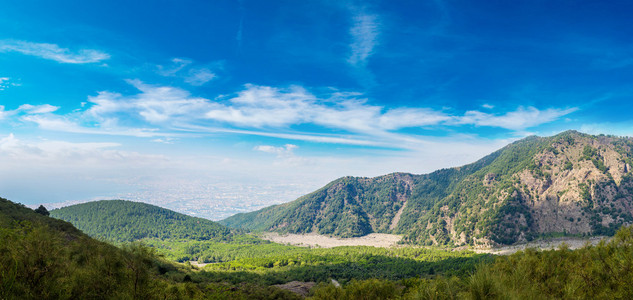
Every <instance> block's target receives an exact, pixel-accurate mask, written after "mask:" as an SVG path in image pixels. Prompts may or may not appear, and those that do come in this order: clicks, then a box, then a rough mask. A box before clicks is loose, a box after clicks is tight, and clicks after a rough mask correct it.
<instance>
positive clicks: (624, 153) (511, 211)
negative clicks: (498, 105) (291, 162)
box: [221, 131, 633, 246]
mask: <svg viewBox="0 0 633 300" xmlns="http://www.w3.org/2000/svg"><path fill="white" fill-rule="evenodd" d="M632 166H633V139H631V138H619V137H613V136H602V135H601V136H592V135H587V134H582V133H579V132H575V131H567V132H564V133H561V134H559V135H556V136H553V137H528V138H525V139H523V140H520V141H517V142H515V143H512V144H510V145H508V146H506V147H504V148H503V149H501V150H499V151H496V152H494V153H492V154H490V155H488V156H486V157H484V158H482V159H481V160H479V161H477V162H475V163H473V164H470V165H466V166H462V167H459V168H451V169H443V170H438V171H436V172H433V173H430V174H424V175H412V174H404V173H394V174H389V175H385V176H380V177H375V178H355V177H344V178H340V179H337V180H335V181H333V182H331V183H330V184H328V185H327V186H325V187H323V188H321V189H319V190H317V191H316V192H313V193H311V194H308V195H306V196H303V197H301V198H299V199H297V200H295V201H293V202H290V203H286V204H282V205H277V206H272V207H268V208H264V209H262V210H259V211H256V212H252V213H247V214H239V215H236V216H233V217H230V218H228V219H226V220H224V221H222V222H221V223H223V224H226V225H228V226H232V227H237V228H244V229H248V230H272V231H279V232H291V233H308V232H318V233H321V234H326V235H333V236H340V237H351V236H361V235H365V234H368V233H371V232H381V233H397V234H403V235H404V236H405V238H404V241H405V242H408V243H412V244H425V245H432V244H437V245H450V246H460V245H486V246H489V245H495V244H512V243H516V242H520V241H527V240H531V239H533V238H535V237H538V236H543V235H550V234H563V235H564V234H570V235H602V234H611V233H613V232H614V231H615V230H616V229H617V228H619V227H620V226H621V225H622V224H630V223H632V222H633V216H632V213H633V207H632V206H633V175H632V174H631V167H632Z"/></svg>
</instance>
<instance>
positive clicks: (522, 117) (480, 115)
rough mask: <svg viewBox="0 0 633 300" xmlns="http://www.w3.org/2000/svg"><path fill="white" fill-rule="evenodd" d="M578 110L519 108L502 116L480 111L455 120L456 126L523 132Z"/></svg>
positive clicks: (470, 112)
mask: <svg viewBox="0 0 633 300" xmlns="http://www.w3.org/2000/svg"><path fill="white" fill-rule="evenodd" d="M577 110H578V108H575V107H574V108H567V109H558V108H548V109H545V110H539V109H537V108H535V107H528V108H524V107H519V108H518V109H517V110H515V111H511V112H507V113H505V114H502V115H494V114H490V113H484V112H480V111H467V112H466V113H465V114H464V116H462V117H460V118H458V119H457V121H456V123H457V124H472V125H476V126H490V127H501V128H506V129H511V130H523V129H526V128H531V127H535V126H538V125H541V124H545V123H549V122H552V121H555V120H557V119H558V118H560V117H562V116H565V115H568V114H570V113H573V112H575V111H577Z"/></svg>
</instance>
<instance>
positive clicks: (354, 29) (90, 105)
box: [0, 0, 633, 220]
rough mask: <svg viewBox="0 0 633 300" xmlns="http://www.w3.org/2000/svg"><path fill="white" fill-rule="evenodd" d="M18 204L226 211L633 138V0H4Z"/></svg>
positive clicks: (3, 87)
mask: <svg viewBox="0 0 633 300" xmlns="http://www.w3.org/2000/svg"><path fill="white" fill-rule="evenodd" d="M0 5H1V7H2V9H1V10H0V197H4V198H8V199H11V200H13V201H17V202H20V203H23V204H25V205H29V206H36V205H39V204H45V205H46V206H47V207H50V208H54V207H59V206H63V205H68V204H72V203H79V202H85V201H91V200H97V199H113V198H122V199H129V200H134V201H143V202H147V203H152V204H156V205H160V206H163V207H167V208H171V209H174V210H177V211H180V212H184V213H187V214H190V215H196V216H201V217H205V218H209V219H213V220H217V219H222V218H225V217H227V216H229V215H231V214H234V213H237V212H245V211H251V210H255V209H258V208H261V207H264V206H267V205H271V204H276V203H283V202H288V201H291V200H294V199H295V198H297V197H298V196H300V195H302V194H305V193H308V192H310V191H313V190H315V189H317V188H319V187H321V186H323V185H325V184H326V183H328V182H329V181H331V180H334V179H336V178H338V177H342V176H364V177H373V176H378V175H382V174H387V173H392V172H410V173H416V174H421V173H428V172H432V171H433V170H436V169H440V168H447V167H454V166H460V165H463V164H467V163H470V162H474V161H475V160H477V159H479V158H481V157H483V156H485V155H486V154H489V153H490V152H493V151H495V150H497V149H499V148H501V147H503V146H504V145H507V144H508V143H510V142H512V141H515V140H518V139H521V138H524V137H526V136H529V135H540V136H550V135H554V134H557V133H559V132H561V131H565V130H569V129H574V130H579V131H582V132H586V133H591V134H600V133H604V134H614V135H620V136H631V135H632V134H633V120H632V118H631V114H630V112H631V111H633V101H632V97H633V87H632V86H631V84H630V83H631V82H632V79H633V72H632V71H633V38H632V37H633V18H630V12H631V11H633V3H632V2H630V1H571V0H568V1H562V0H561V1H556V0H555V1H540V0H537V1H477V2H473V1H459V0H455V1H453V0H429V1H328V0H322V1H319V0H314V1H249V0H240V1H238V0H234V1H228V0H227V1H224V0H218V1H187V0H184V1H183V0H180V1H171V0H162V1H119V0H110V1H70V0H61V1H33V0H22V1H4V0H0Z"/></svg>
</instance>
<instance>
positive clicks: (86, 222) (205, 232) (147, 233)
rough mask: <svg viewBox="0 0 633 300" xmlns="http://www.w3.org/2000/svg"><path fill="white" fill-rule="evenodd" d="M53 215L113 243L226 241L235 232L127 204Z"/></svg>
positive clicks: (98, 203)
mask: <svg viewBox="0 0 633 300" xmlns="http://www.w3.org/2000/svg"><path fill="white" fill-rule="evenodd" d="M50 215H51V217H54V218H58V219H62V220H65V221H68V222H70V223H72V224H73V225H75V226H76V227H77V228H79V229H80V230H81V231H83V232H85V233H86V234H88V235H90V236H92V237H95V238H99V239H104V240H107V241H112V242H126V241H134V240H139V239H143V238H158V239H192V240H216V241H226V240H230V239H231V237H232V236H233V235H234V232H235V230H230V229H228V228H226V227H224V226H222V225H220V224H218V223H216V222H213V221H210V220H207V219H202V218H196V217H190V216H187V215H183V214H180V213H177V212H174V211H171V210H168V209H165V208H161V207H158V206H154V205H150V204H146V203H140V202H132V201H124V200H103V201H95V202H88V203H82V204H77V205H71V206H67V207H63V208H60V209H54V210H52V211H51V212H50Z"/></svg>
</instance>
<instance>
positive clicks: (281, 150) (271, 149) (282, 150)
mask: <svg viewBox="0 0 633 300" xmlns="http://www.w3.org/2000/svg"><path fill="white" fill-rule="evenodd" d="M297 148H298V146H297V145H293V144H286V145H284V146H283V147H275V146H270V145H259V146H255V148H253V150H257V151H261V152H266V153H271V154H276V155H277V157H288V156H292V155H294V150H295V149H297Z"/></svg>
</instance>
